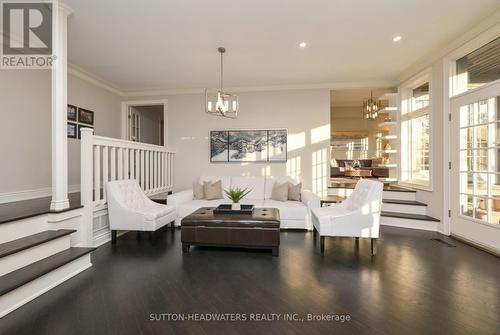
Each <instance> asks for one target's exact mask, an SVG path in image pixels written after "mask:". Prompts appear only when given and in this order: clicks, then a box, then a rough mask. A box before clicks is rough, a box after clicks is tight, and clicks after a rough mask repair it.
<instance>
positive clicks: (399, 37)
mask: <svg viewBox="0 0 500 335" xmlns="http://www.w3.org/2000/svg"><path fill="white" fill-rule="evenodd" d="M392 41H393V42H399V41H401V36H394V38H393V39H392Z"/></svg>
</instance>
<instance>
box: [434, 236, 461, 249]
mask: <svg viewBox="0 0 500 335" xmlns="http://www.w3.org/2000/svg"><path fill="white" fill-rule="evenodd" d="M431 240H432V241H436V242H439V243H442V244H444V245H446V246H447V247H448V248H455V247H456V245H453V244H451V243H448V242H446V241H445V240H442V239H440V238H431Z"/></svg>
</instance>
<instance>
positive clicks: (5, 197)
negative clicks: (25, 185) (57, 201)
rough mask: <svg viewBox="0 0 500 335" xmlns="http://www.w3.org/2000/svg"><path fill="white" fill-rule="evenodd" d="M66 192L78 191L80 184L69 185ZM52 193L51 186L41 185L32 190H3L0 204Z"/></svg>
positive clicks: (42, 196)
mask: <svg viewBox="0 0 500 335" xmlns="http://www.w3.org/2000/svg"><path fill="white" fill-rule="evenodd" d="M68 191H69V192H68V193H74V192H80V184H76V185H70V186H69V187H68ZM51 195H52V188H51V187H43V188H38V189H32V190H23V191H15V192H5V193H0V204H5V203H9V202H16V201H22V200H30V199H37V198H45V197H50V196H51Z"/></svg>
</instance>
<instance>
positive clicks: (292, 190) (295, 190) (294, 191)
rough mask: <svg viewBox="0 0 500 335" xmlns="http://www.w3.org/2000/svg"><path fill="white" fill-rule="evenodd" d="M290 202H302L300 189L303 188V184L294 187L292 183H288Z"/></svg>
mask: <svg viewBox="0 0 500 335" xmlns="http://www.w3.org/2000/svg"><path fill="white" fill-rule="evenodd" d="M288 184H289V185H288V200H292V201H300V189H301V188H302V183H298V184H297V185H293V184H292V183H288Z"/></svg>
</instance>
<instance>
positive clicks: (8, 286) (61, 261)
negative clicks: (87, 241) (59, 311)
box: [0, 248, 95, 317]
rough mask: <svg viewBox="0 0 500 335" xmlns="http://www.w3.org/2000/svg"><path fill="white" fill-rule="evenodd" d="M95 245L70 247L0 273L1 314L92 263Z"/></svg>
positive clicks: (0, 315) (6, 312)
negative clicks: (0, 274)
mask: <svg viewBox="0 0 500 335" xmlns="http://www.w3.org/2000/svg"><path fill="white" fill-rule="evenodd" d="M94 250H95V248H69V249H67V250H64V251H61V252H59V253H57V254H54V255H52V256H50V257H47V258H45V259H42V260H40V261H38V262H35V263H33V264H30V265H28V266H25V267H23V268H20V269H18V270H16V271H13V272H11V273H9V274H6V275H4V276H2V277H0V317H3V316H5V315H6V314H8V313H10V312H12V311H13V310H15V309H16V308H19V307H20V306H22V305H24V304H26V303H27V302H29V301H31V300H33V299H35V298H36V297H38V296H40V295H42V294H43V293H45V292H47V291H49V290H50V289H52V288H54V287H56V286H57V285H59V284H61V283H63V282H64V281H66V280H68V279H69V278H71V277H73V276H75V275H77V274H78V273H80V272H82V271H83V270H85V269H87V268H89V267H91V266H92V263H91V260H90V253H91V252H92V251H94Z"/></svg>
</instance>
